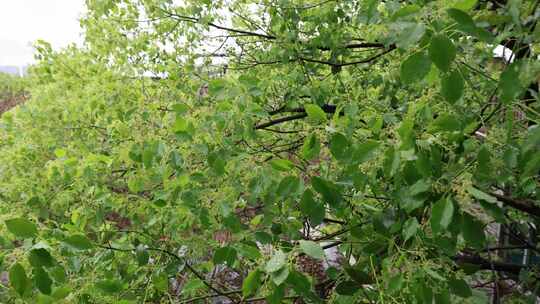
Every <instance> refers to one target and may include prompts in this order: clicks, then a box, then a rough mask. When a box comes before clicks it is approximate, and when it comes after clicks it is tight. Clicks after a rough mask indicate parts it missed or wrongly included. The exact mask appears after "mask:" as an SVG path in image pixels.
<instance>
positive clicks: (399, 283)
mask: <svg viewBox="0 0 540 304" xmlns="http://www.w3.org/2000/svg"><path fill="white" fill-rule="evenodd" d="M401 288H403V276H402V275H401V273H398V274H396V275H395V276H393V277H391V278H390V280H389V281H388V289H387V292H388V293H389V294H394V293H396V292H398V291H399V290H401Z"/></svg>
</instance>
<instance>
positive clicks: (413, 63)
mask: <svg viewBox="0 0 540 304" xmlns="http://www.w3.org/2000/svg"><path fill="white" fill-rule="evenodd" d="M430 70H431V59H429V56H428V55H427V54H426V53H425V52H418V53H414V54H412V55H411V56H409V57H408V58H407V59H405V61H403V63H402V64H401V70H400V77H401V80H402V81H403V82H404V83H406V84H412V83H415V82H418V81H420V80H422V79H424V77H426V76H427V74H428V73H429V71H430Z"/></svg>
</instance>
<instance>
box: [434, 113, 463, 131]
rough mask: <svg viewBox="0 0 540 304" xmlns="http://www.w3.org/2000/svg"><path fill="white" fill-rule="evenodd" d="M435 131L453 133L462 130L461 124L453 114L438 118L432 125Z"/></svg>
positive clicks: (444, 114) (445, 114)
mask: <svg viewBox="0 0 540 304" xmlns="http://www.w3.org/2000/svg"><path fill="white" fill-rule="evenodd" d="M430 128H431V129H432V130H433V131H435V132H436V131H445V132H453V131H460V130H461V122H460V121H459V119H458V118H457V117H456V116H454V115H451V114H447V113H443V114H441V115H440V116H439V117H437V118H436V119H435V120H434V121H433V122H432V123H431V125H430Z"/></svg>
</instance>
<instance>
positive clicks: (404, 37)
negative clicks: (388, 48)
mask: <svg viewBox="0 0 540 304" xmlns="http://www.w3.org/2000/svg"><path fill="white" fill-rule="evenodd" d="M397 28H401V30H400V31H399V32H398V35H397V39H396V46H397V47H398V48H400V49H408V48H409V47H411V46H412V45H414V44H416V43H417V42H418V40H420V39H421V38H422V36H424V33H425V32H426V26H425V25H423V24H422V23H419V22H400V23H397V27H396V29H397Z"/></svg>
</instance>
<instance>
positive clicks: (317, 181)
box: [311, 176, 342, 207]
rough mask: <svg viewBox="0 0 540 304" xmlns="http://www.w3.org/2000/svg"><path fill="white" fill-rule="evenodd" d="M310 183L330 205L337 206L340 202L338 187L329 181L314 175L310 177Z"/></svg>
mask: <svg viewBox="0 0 540 304" xmlns="http://www.w3.org/2000/svg"><path fill="white" fill-rule="evenodd" d="M311 185H312V186H313V189H315V191H317V192H319V193H320V194H321V195H322V197H323V199H324V200H325V201H326V202H327V203H328V204H329V205H330V206H332V207H338V205H339V204H340V203H341V199H342V198H341V193H340V191H339V188H338V187H337V186H336V185H334V184H333V183H331V182H330V181H327V180H324V179H322V178H320V177H318V176H314V177H312V178H311Z"/></svg>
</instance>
